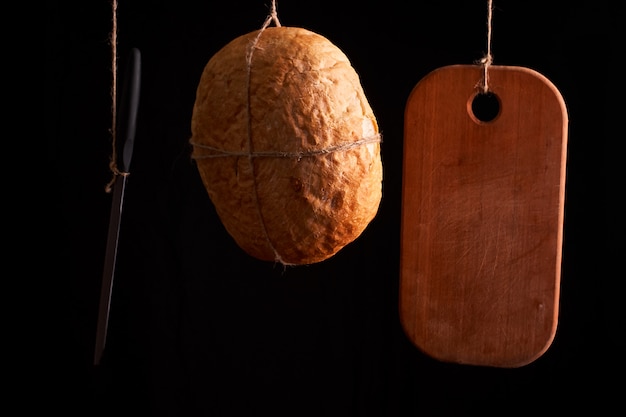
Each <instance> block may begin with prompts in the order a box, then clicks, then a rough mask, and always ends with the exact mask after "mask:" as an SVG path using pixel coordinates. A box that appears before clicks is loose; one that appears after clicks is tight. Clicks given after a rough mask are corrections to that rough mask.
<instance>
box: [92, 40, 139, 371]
mask: <svg viewBox="0 0 626 417" xmlns="http://www.w3.org/2000/svg"><path fill="white" fill-rule="evenodd" d="M123 83H124V84H123V90H122V96H121V101H120V107H119V112H118V117H117V126H116V127H115V130H116V132H115V133H116V141H117V142H118V143H119V144H120V145H121V147H120V148H118V149H121V155H120V152H118V154H117V155H114V156H115V158H116V161H117V162H118V166H119V167H120V170H121V173H122V174H121V175H117V178H116V179H115V183H114V185H113V197H112V203H111V215H110V218H109V230H108V234H107V244H106V252H105V257H104V267H103V273H102V287H101V290H100V305H99V309H98V323H97V329H96V342H95V349H94V365H99V364H100V361H101V360H102V356H103V353H104V349H105V346H106V339H107V332H108V324H109V315H110V309H111V296H112V293H113V279H114V276H115V266H116V260H117V248H118V242H119V235H120V225H121V220H122V209H123V206H124V191H125V189H126V183H127V181H128V174H129V170H130V163H131V159H132V156H133V147H134V143H135V131H136V128H137V112H138V109H139V97H140V90H141V53H140V51H139V49H137V48H132V49H131V50H130V52H129V58H128V64H127V67H126V71H125V74H124V80H123Z"/></svg>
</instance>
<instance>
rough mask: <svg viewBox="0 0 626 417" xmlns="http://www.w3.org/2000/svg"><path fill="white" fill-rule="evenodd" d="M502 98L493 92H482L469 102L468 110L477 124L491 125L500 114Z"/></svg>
mask: <svg viewBox="0 0 626 417" xmlns="http://www.w3.org/2000/svg"><path fill="white" fill-rule="evenodd" d="M500 107H501V103H500V98H499V97H498V96H497V95H496V94H495V93H492V92H491V91H488V92H486V93H483V92H480V93H478V94H476V95H474V96H472V97H470V100H469V101H468V106H467V110H468V113H469V114H470V116H471V117H472V119H474V121H475V122H477V123H481V122H482V123H489V122H491V121H493V120H495V119H496V117H498V115H499V114H500Z"/></svg>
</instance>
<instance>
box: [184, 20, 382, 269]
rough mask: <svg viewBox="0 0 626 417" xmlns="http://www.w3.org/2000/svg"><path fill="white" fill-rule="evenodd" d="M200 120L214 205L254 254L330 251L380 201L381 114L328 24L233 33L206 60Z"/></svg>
mask: <svg viewBox="0 0 626 417" xmlns="http://www.w3.org/2000/svg"><path fill="white" fill-rule="evenodd" d="M191 130H192V137H191V144H192V147H193V153H192V158H194V159H195V161H196V164H197V168H198V171H199V174H200V176H201V178H202V181H203V184H204V186H205V188H206V190H207V192H208V194H209V197H210V199H211V201H212V202H213V205H214V206H215V209H216V211H217V214H218V215H219V217H220V220H221V221H222V223H223V225H224V227H225V228H226V230H227V231H228V233H229V234H230V235H231V236H232V237H233V239H234V240H235V241H236V242H237V244H238V245H239V246H240V247H241V248H242V249H243V250H244V251H245V252H247V253H248V254H249V255H251V256H253V257H255V258H258V259H261V260H267V261H276V262H281V263H283V264H293V265H300V264H312V263H316V262H320V261H323V260H325V259H328V258H329V257H331V256H333V255H334V254H336V253H337V252H338V251H339V250H340V249H342V248H343V247H344V246H345V245H347V244H348V243H350V242H352V241H354V240H355V239H356V238H357V237H358V236H359V235H360V234H361V233H362V232H363V231H364V229H365V228H366V227H367V225H368V224H369V223H370V222H371V221H372V219H373V218H374V217H375V215H376V213H377V211H378V207H379V204H380V200H381V197H382V162H381V157H380V135H379V132H378V125H377V123H376V118H375V117H374V114H373V112H372V109H371V108H370V105H369V103H368V101H367V99H366V97H365V94H364V92H363V88H362V86H361V83H360V80H359V77H358V75H357V73H356V72H355V70H354V68H353V67H352V66H351V64H350V62H349V60H348V58H347V57H346V55H345V54H344V53H343V52H342V51H341V50H340V49H339V48H337V47H336V46H335V45H334V44H332V43H331V42H330V41H329V40H328V39H326V38H325V37H323V36H321V35H319V34H316V33H314V32H311V31H309V30H306V29H302V28H296V27H285V26H280V27H269V28H265V29H263V30H259V31H254V32H251V33H248V34H246V35H243V36H240V37H238V38H236V39H234V40H232V41H231V42H230V43H228V44H227V45H226V46H224V47H223V48H222V49H221V50H219V51H218V52H217V53H216V54H215V55H214V56H213V57H212V58H211V59H210V60H209V62H208V63H207V65H206V67H205V68H204V71H203V73H202V76H201V78H200V82H199V84H198V89H197V95H196V101H195V104H194V108H193V115H192V120H191Z"/></svg>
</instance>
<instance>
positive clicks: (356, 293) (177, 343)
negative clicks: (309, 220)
mask: <svg viewBox="0 0 626 417" xmlns="http://www.w3.org/2000/svg"><path fill="white" fill-rule="evenodd" d="M119 3H120V4H119V6H118V55H119V57H120V59H119V62H118V64H119V67H120V71H122V69H123V67H124V64H125V61H124V60H125V57H126V56H127V52H128V50H129V48H131V47H136V48H138V49H139V50H140V51H141V54H142V67H143V71H142V91H141V93H142V96H141V106H140V113H139V124H138V130H137V139H136V145H135V152H134V157H133V162H132V165H131V169H130V171H131V176H130V177H129V180H128V186H127V189H126V199H125V203H124V214H123V218H122V219H123V220H122V227H121V236H120V246H119V254H118V264H117V275H116V277H115V287H114V293H113V301H112V311H111V322H110V331H109V340H108V345H107V350H106V352H105V355H104V358H103V361H102V363H101V365H100V366H99V367H94V366H93V348H94V340H95V330H96V319H97V309H98V300H99V292H100V281H101V278H102V268H103V262H104V252H105V244H106V236H107V228H108V222H109V212H110V210H111V194H108V193H106V192H105V191H104V189H105V185H106V184H107V183H108V181H109V180H110V178H111V172H110V171H109V167H108V163H109V157H110V154H111V137H110V133H109V128H110V125H111V97H110V88H111V46H110V43H109V34H110V31H111V27H112V22H111V18H112V13H111V4H110V2H108V1H104V0H99V1H81V2H62V1H48V2H47V10H46V12H47V18H48V26H47V33H46V71H45V72H46V101H45V122H46V129H47V132H46V133H47V138H48V139H47V141H48V142H47V151H48V163H49V165H50V171H49V172H50V178H67V173H68V171H69V172H71V173H72V175H71V180H68V181H59V182H55V183H54V184H55V185H54V190H53V195H51V197H50V200H49V201H50V202H49V203H48V205H49V206H50V207H51V210H46V212H48V213H50V218H49V225H50V226H51V227H52V231H51V233H50V234H49V236H48V237H49V239H47V240H45V241H44V244H49V248H50V249H52V250H54V253H57V255H56V256H55V259H54V263H53V267H54V268H56V269H57V270H58V273H57V276H58V278H56V279H55V289H57V290H59V289H60V296H59V297H57V298H56V299H55V306H54V309H53V310H52V311H53V314H49V315H48V317H47V318H48V320H47V322H49V323H50V324H51V327H52V333H51V337H50V339H49V341H48V343H49V344H51V345H54V346H55V347H58V348H59V349H58V352H56V350H55V353H54V355H53V356H52V358H51V359H50V362H52V363H54V364H55V365H57V366H55V369H54V370H53V372H52V373H51V374H49V375H48V376H50V382H49V386H50V387H52V388H56V389H57V390H58V394H56V395H55V401H54V405H55V406H58V407H59V411H61V412H64V413H65V415H70V414H73V413H76V415H84V416H88V415H89V416H91V415H94V416H95V415H108V416H110V415H120V414H119V413H121V412H122V411H124V412H128V413H133V414H135V415H145V416H158V415H164V416H165V415H168V416H198V415H209V416H255V415H273V416H282V415H289V416H292V415H297V416H417V415H421V416H474V415H481V416H482V415H496V414H497V415H518V414H531V415H538V414H541V415H549V414H559V413H561V412H562V411H563V410H568V409H576V410H581V411H582V410H589V411H593V415H605V412H604V411H606V410H609V409H614V408H615V407H617V410H619V409H622V411H623V408H624V406H623V399H622V397H621V396H622V395H623V394H622V389H620V388H623V382H620V380H619V378H620V377H623V375H624V374H623V371H622V370H621V367H622V365H623V347H624V341H623V339H624V338H623V330H624V326H623V320H622V319H621V317H622V315H623V314H622V312H621V309H620V307H621V306H620V298H621V299H623V297H621V296H620V295H618V294H619V293H618V289H619V288H620V286H621V285H622V284H621V282H620V281H623V270H620V269H619V268H618V267H617V266H612V265H611V259H619V257H620V256H622V255H621V250H618V249H617V248H618V243H617V242H618V241H619V238H620V237H621V231H622V229H621V220H619V216H620V214H619V213H620V210H623V203H622V202H621V197H622V195H621V194H623V193H622V190H623V186H622V181H620V175H621V170H620V163H621V162H620V156H619V151H618V150H619V149H620V147H619V146H618V145H619V143H620V142H623V136H624V135H623V130H621V131H618V129H617V124H618V123H617V122H618V120H620V118H621V117H623V114H622V111H621V109H623V105H622V104H621V103H619V102H616V101H615V98H617V100H619V95H615V97H612V96H610V95H609V92H611V93H615V92H616V91H617V90H618V88H621V87H622V81H621V80H620V79H619V77H620V76H621V72H622V70H621V69H620V65H621V64H620V63H619V62H620V61H619V58H620V57H621V56H623V52H624V48H623V41H622V40H621V38H619V37H618V25H620V26H621V25H623V17H624V15H623V4H622V3H621V2H608V1H595V2H570V1H561V0H560V1H551V2H545V1H537V0H533V1H522V0H516V1H510V0H509V1H505V0H503V1H495V10H494V17H493V42H492V45H493V55H494V64H497V65H518V66H524V67H529V68H532V69H535V70H537V71H538V72H540V73H542V74H543V75H545V76H546V77H548V79H550V80H551V81H552V82H553V83H554V84H555V85H556V86H557V88H558V89H559V90H560V92H561V94H562V95H563V97H564V99H565V102H566V105H567V108H568V114H569V120H570V123H569V144H568V161H567V164H568V165H567V167H568V168H567V188H566V210H565V212H566V214H565V226H564V247H563V270H562V281H561V298H560V316H559V327H558V329H557V335H556V338H555V340H554V343H553V344H552V346H551V347H550V349H549V350H548V351H547V352H546V353H545V354H544V355H543V356H542V357H540V358H539V359H537V360H536V361H535V362H533V363H531V364H529V365H527V366H524V367H522V368H517V369H497V368H483V367H475V366H465V365H456V364H446V363H441V362H438V361H435V360H433V359H431V358H429V357H427V356H425V355H423V354H422V353H420V352H419V351H418V350H417V349H416V348H415V347H414V346H412V345H411V344H410V343H409V342H408V340H407V339H406V338H405V336H404V334H403V333H402V330H401V328H400V323H399V319H398V312H397V299H398V278H399V275H398V274H399V240H400V238H399V233H400V196H401V182H402V178H401V176H402V175H401V172H402V140H403V131H402V129H403V117H404V115H403V111H404V105H405V102H406V99H407V97H408V95H409V93H410V92H411V89H412V88H413V87H414V86H415V84H416V83H417V82H418V81H419V80H420V79H421V78H422V77H423V76H425V75H426V74H427V73H428V72H430V71H431V70H434V69H436V68H438V67H441V66H445V65H450V64H471V63H474V62H475V61H476V60H477V59H480V58H481V57H482V56H483V54H484V53H485V52H486V1H462V0H456V1H455V0H449V1H445V2H443V1H442V2H436V1H412V2H410V1H399V0H388V1H383V2H371V3H367V2H362V1H340V0H337V1H333V2H330V1H326V2H323V1H306V2H302V1H293V0H292V1H279V2H278V17H279V19H280V21H281V23H282V25H283V26H300V27H304V28H307V29H310V30H313V31H315V32H317V33H319V34H322V35H324V36H326V37H327V38H328V39H329V40H331V41H332V42H333V43H334V44H335V45H337V46H338V47H340V48H341V49H342V50H343V51H344V52H345V53H346V55H347V56H348V57H349V58H350V60H351V62H352V64H353V66H354V68H355V69H356V70H357V72H358V73H359V75H360V76H361V81H362V85H363V87H364V89H365V92H366V94H367V96H368V99H369V101H370V104H371V106H372V108H373V109H374V112H375V114H376V116H377V119H378V123H379V126H380V129H381V133H382V134H383V144H382V158H383V165H384V187H383V200H382V202H381V206H380V210H379V213H378V215H377V217H376V218H375V219H374V221H373V222H372V223H371V224H370V226H369V227H368V228H367V230H366V231H365V232H364V233H363V234H362V235H361V236H360V237H359V238H358V239H357V240H356V241H355V242H353V243H352V244H350V245H348V246H346V247H345V248H344V249H343V250H342V251H340V252H339V253H338V254H337V255H336V256H334V257H333V258H331V259H329V260H327V261H324V262H322V263H319V264H315V265H310V266H301V267H289V268H286V269H284V268H283V267H282V266H279V265H275V264H273V263H270V262H262V261H257V260H255V259H253V258H251V257H249V256H248V255H246V254H245V253H243V252H242V251H241V250H240V249H239V248H238V247H237V246H236V245H235V244H234V242H233V241H232V239H231V238H230V237H229V235H228V234H227V233H226V232H225V230H224V229H223V227H222V225H221V223H220V221H219V219H218V218H217V216H216V214H215V211H214V209H213V207H212V204H211V202H210V200H209V199H208V196H207V194H206V192H205V190H204V188H203V186H202V184H201V182H200V179H199V176H198V174H197V172H196V169H195V167H194V165H193V163H192V161H191V160H190V158H189V151H190V149H189V147H188V139H189V137H190V120H191V111H192V106H193V102H194V99H195V88H196V86H197V83H198V81H199V77H200V74H201V71H202V69H203V67H204V65H205V64H206V62H207V61H208V59H209V58H210V57H211V56H212V55H213V54H214V53H215V52H217V50H218V49H219V48H221V47H222V46H223V45H225V44H226V43H227V42H229V41H230V40H232V39H233V38H235V37H237V36H239V35H242V34H244V33H247V32H250V31H252V30H255V29H258V28H260V27H261V25H262V23H263V21H264V20H265V18H266V16H267V14H268V12H269V7H270V1H269V0H257V1H234V0H231V1H219V2H214V1H177V2H172V1H158V0H155V1H130V0H127V1H124V0H120V1H119ZM618 4H619V5H618ZM617 8H619V10H618V9H617ZM619 139H621V140H619ZM614 265H617V263H615V264H614ZM622 381H623V380H622ZM616 413H617V414H619V412H618V411H616Z"/></svg>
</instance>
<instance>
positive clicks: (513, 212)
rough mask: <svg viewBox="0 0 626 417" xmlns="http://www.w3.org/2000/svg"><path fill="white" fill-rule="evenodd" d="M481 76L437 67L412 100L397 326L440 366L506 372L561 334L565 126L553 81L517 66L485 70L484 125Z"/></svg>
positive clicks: (473, 70)
mask: <svg viewBox="0 0 626 417" xmlns="http://www.w3.org/2000/svg"><path fill="white" fill-rule="evenodd" d="M482 74H483V68H482V67H480V66H473V65H453V66H447V67H442V68H439V69H436V70H435V71H433V72H431V73H430V74H428V75H427V76H426V77H424V78H423V79H422V80H421V81H420V82H419V83H418V84H417V85H416V86H415V88H414V90H413V91H412V92H411V94H410V96H409V98H408V100H407V105H406V109H405V126H404V157H403V158H404V159H403V184H402V222H401V257H400V294H399V305H400V319H401V322H402V326H403V328H404V330H405V332H406V335H407V336H408V338H409V339H410V340H411V341H412V342H413V343H414V344H415V345H416V346H417V347H418V348H419V349H420V350H422V351H423V352H424V353H426V354H428V355H429V356H431V357H433V358H435V359H438V360H440V361H444V362H453V363H459V364H469V365H482V366H494V367H508V368H510V367H519V366H523V365H526V364H528V363H530V362H532V361H534V360H535V359H537V358H538V357H540V356H541V355H542V354H543V353H544V352H545V351H546V350H547V349H548V348H549V346H550V344H551V343H552V341H553V339H554V336H555V332H556V327H557V318H558V309H559V286H560V269H561V268H560V267H561V246H562V235H563V233H562V230H563V211H564V192H565V161H566V142H567V124H568V120H567V111H566V107H565V103H564V101H563V98H562V97H561V94H560V93H559V91H558V90H557V89H556V88H555V86H554V85H553V84H552V83H551V82H550V81H549V80H548V79H547V78H546V77H544V76H543V75H541V74H539V73H537V72H536V71H533V70H531V69H528V68H523V67H511V66H490V67H489V78H488V80H489V84H488V85H489V90H490V93H493V94H495V97H496V98H497V99H496V100H495V101H494V102H492V104H494V103H495V106H496V109H497V110H498V113H497V116H496V117H495V119H493V120H491V121H481V120H479V119H477V117H476V116H477V115H478V114H479V113H478V110H476V111H474V110H472V106H473V104H474V102H475V100H474V98H475V97H476V95H477V94H479V93H480V92H481V90H480V89H479V88H478V85H479V84H480V80H481V78H482ZM486 97H487V96H484V95H480V96H479V99H480V98H486ZM476 103H478V101H477V102H476ZM481 118H482V119H483V120H484V117H481Z"/></svg>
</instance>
